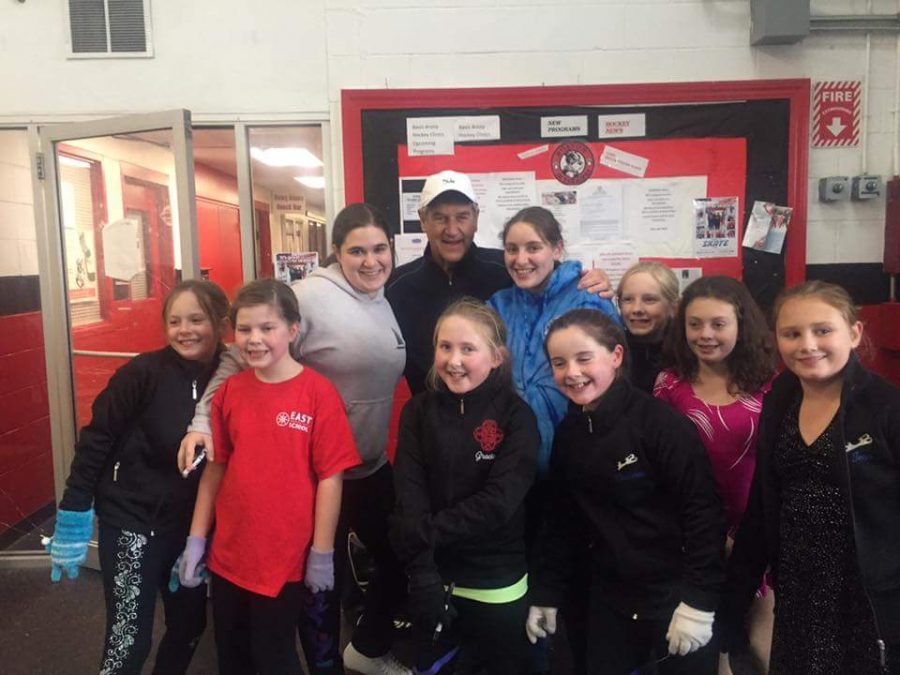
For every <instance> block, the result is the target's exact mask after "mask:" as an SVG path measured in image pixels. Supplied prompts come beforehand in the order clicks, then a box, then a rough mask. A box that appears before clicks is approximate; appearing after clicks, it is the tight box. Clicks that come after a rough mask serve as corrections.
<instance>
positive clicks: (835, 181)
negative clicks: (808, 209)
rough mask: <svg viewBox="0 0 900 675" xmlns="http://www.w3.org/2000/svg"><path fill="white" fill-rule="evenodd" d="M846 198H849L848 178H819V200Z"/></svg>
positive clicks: (842, 199)
mask: <svg viewBox="0 0 900 675" xmlns="http://www.w3.org/2000/svg"><path fill="white" fill-rule="evenodd" d="M847 199H850V179H849V178H848V177H847V176H829V177H828V178H820V179H819V201H820V202H842V201H845V200H847Z"/></svg>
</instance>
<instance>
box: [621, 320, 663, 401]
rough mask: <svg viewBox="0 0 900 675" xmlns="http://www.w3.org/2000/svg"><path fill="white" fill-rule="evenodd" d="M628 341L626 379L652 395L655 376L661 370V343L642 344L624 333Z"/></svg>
mask: <svg viewBox="0 0 900 675" xmlns="http://www.w3.org/2000/svg"><path fill="white" fill-rule="evenodd" d="M625 339H626V340H627V341H628V379H629V380H630V381H631V384H633V385H634V386H635V387H637V388H638V389H640V390H641V391H646V392H647V393H648V394H652V393H653V385H654V384H656V376H657V375H659V371H661V370H662V349H663V341H662V340H659V341H658V342H643V341H641V340H638V339H637V338H636V337H635V336H634V335H632V334H631V333H629V332H628V331H625Z"/></svg>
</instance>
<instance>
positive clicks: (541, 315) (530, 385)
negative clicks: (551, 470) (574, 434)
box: [488, 260, 621, 476]
mask: <svg viewBox="0 0 900 675" xmlns="http://www.w3.org/2000/svg"><path fill="white" fill-rule="evenodd" d="M580 277H581V263H579V262H577V261H574V260H569V261H566V262H564V263H561V264H560V265H558V266H557V268H556V269H555V270H554V271H553V274H551V275H550V281H549V282H548V283H547V286H546V287H545V288H544V291H543V292H542V293H540V294H535V293H531V292H529V291H524V290H522V289H520V288H518V287H516V286H512V287H511V288H504V289H503V290H501V291H497V292H496V293H494V294H493V295H492V296H491V298H490V300H488V305H490V306H491V307H493V308H494V309H495V310H497V313H498V314H500V316H501V317H502V318H503V321H504V322H505V323H506V327H507V329H508V330H509V338H508V340H509V341H508V345H507V346H508V347H509V350H510V352H512V366H513V381H514V382H515V385H516V389H517V390H518V392H519V394H520V395H521V396H522V398H524V399H525V400H526V401H528V405H530V406H531V409H532V410H533V411H534V414H535V417H537V421H538V428H539V429H540V432H541V447H540V452H539V454H538V473H539V475H542V476H543V475H545V474H546V472H547V467H548V465H549V462H550V448H551V446H552V445H553V432H554V430H555V429H556V425H557V424H559V423H560V421H562V418H563V417H565V415H566V409H567V405H568V399H566V397H565V396H564V395H563V394H562V392H561V391H560V390H559V389H558V388H557V387H556V383H555V382H554V381H553V373H552V371H551V370H550V362H549V361H548V360H547V356H546V355H545V354H544V335H545V333H546V331H547V326H548V325H549V324H550V322H551V321H552V320H553V319H555V318H556V317H558V316H560V315H562V314H565V313H566V312H568V311H569V310H570V309H578V308H581V307H584V308H588V309H599V310H600V311H601V312H603V313H604V314H606V315H607V316H609V317H610V318H611V319H613V320H614V321H615V322H616V323H617V324H618V325H621V321H620V319H619V314H618V312H616V308H615V306H614V305H613V304H612V302H610V301H609V300H606V299H604V298H599V297H597V296H596V295H594V294H593V293H587V292H585V291H579V290H578V288H577V286H578V280H579V278H580Z"/></svg>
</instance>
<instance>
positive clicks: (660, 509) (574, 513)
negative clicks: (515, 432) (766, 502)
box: [531, 379, 725, 619]
mask: <svg viewBox="0 0 900 675" xmlns="http://www.w3.org/2000/svg"><path fill="white" fill-rule="evenodd" d="M550 481H551V482H550V490H551V495H552V496H551V498H550V500H549V502H548V504H547V508H546V511H545V514H544V518H543V520H542V527H541V534H540V537H539V539H538V544H537V549H538V550H537V559H536V564H535V573H534V576H533V579H534V584H533V585H532V590H533V593H532V598H531V603H532V604H535V605H541V606H549V607H559V606H560V603H561V602H562V600H563V598H564V596H565V591H566V586H567V585H568V583H569V581H570V577H571V574H572V571H573V569H574V562H575V560H576V556H577V549H578V547H579V546H583V545H584V544H582V543H581V542H583V541H588V542H589V545H590V547H591V558H592V569H593V578H594V583H595V584H598V585H599V586H600V588H601V589H602V592H603V594H604V597H605V598H606V601H607V602H608V604H609V605H610V606H611V607H613V608H614V609H616V610H618V611H619V612H621V613H623V614H625V615H627V616H630V617H636V618H651V619H660V618H667V617H668V616H669V615H671V612H672V610H673V609H674V608H675V606H676V605H677V604H678V603H679V602H681V601H683V602H685V603H687V604H688V605H690V606H691V607H695V608H697V609H701V610H705V611H712V610H715V608H716V605H717V602H718V597H719V592H720V590H721V586H722V582H723V581H724V577H725V567H724V547H725V517H724V514H723V511H722V505H721V502H720V501H719V497H718V494H717V492H716V484H715V479H714V478H713V475H712V469H711V468H710V465H709V459H708V458H707V455H706V450H705V449H704V447H703V445H702V443H701V442H700V438H699V437H698V436H697V432H696V430H695V429H694V425H693V424H691V423H690V421H689V420H688V419H687V418H685V417H683V416H682V415H680V414H678V413H677V412H675V411H674V410H673V409H672V408H671V407H669V406H668V405H666V404H665V403H663V402H662V401H659V400H657V399H654V398H653V397H652V396H649V395H648V394H645V393H644V392H642V391H640V390H638V389H637V388H635V387H634V386H633V385H632V384H630V383H629V382H627V381H626V380H624V379H620V380H617V381H616V382H614V383H613V385H612V386H611V387H610V388H609V390H608V391H607V392H606V394H604V395H603V397H602V398H601V399H600V403H599V405H598V406H597V408H596V409H595V410H593V411H592V412H584V411H582V410H581V408H580V407H579V406H574V405H573V406H571V407H570V410H569V413H568V415H567V416H566V417H565V418H564V419H563V421H562V422H561V423H560V424H559V426H558V427H557V429H556V437H555V441H554V444H553V454H552V456H551V459H550Z"/></svg>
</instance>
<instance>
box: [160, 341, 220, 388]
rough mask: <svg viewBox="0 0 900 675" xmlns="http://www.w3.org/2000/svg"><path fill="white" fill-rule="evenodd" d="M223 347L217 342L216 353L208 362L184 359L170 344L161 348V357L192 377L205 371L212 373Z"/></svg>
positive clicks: (199, 375) (217, 363)
mask: <svg viewBox="0 0 900 675" xmlns="http://www.w3.org/2000/svg"><path fill="white" fill-rule="evenodd" d="M224 349H225V347H224V346H223V345H222V344H221V343H219V346H218V347H217V348H216V353H215V355H214V356H213V360H212V361H211V362H210V363H203V362H201V361H192V360H191V359H186V358H184V357H183V356H181V355H180V354H179V353H178V352H176V351H175V348H174V347H172V345H166V347H165V348H164V349H163V350H162V354H163V358H164V359H166V360H167V361H169V362H171V363H172V364H173V365H175V367H177V368H179V369H180V370H181V371H182V372H184V373H185V374H187V375H188V376H189V377H192V378H195V379H196V378H199V377H201V376H203V375H204V374H206V373H212V372H213V371H215V369H216V368H217V367H218V365H219V356H220V355H221V353H222V352H223V351H224Z"/></svg>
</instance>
